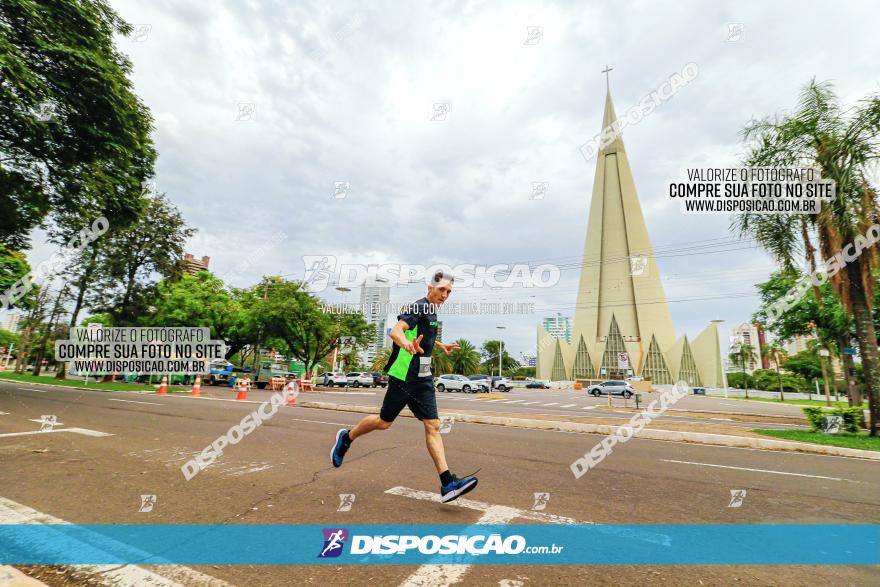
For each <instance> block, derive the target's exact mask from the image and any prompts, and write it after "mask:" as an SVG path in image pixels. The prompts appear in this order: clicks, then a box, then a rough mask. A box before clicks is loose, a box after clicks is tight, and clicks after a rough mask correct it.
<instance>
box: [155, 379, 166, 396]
mask: <svg viewBox="0 0 880 587" xmlns="http://www.w3.org/2000/svg"><path fill="white" fill-rule="evenodd" d="M156 394H157V395H168V376H167V375H163V376H162V383H160V384H159V391H157V392H156Z"/></svg>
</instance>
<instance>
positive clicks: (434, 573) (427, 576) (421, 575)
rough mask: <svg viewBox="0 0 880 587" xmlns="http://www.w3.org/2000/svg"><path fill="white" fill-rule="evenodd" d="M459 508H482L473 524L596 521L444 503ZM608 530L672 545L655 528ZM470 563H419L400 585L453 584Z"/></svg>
mask: <svg viewBox="0 0 880 587" xmlns="http://www.w3.org/2000/svg"><path fill="white" fill-rule="evenodd" d="M385 493H388V494H391V495H400V496H403V497H411V498H413V499H420V500H425V501H433V502H437V503H441V504H442V502H441V501H440V495H439V494H437V493H431V492H430V491H421V490H418V489H410V488H409V487H400V486H398V487H392V488H391V489H389V490H387V491H386V492H385ZM443 505H449V506H455V507H460V508H466V509H472V510H477V511H481V512H483V515H481V516H480V519H479V520H477V522H476V525H482V524H507V523H508V522H511V521H512V520H514V519H516V518H524V519H527V520H534V521H538V522H544V523H551V524H565V525H572V524H594V523H595V522H581V521H578V520H575V519H573V518H569V517H567V516H558V515H555V514H547V513H544V512H536V511H533V510H522V509H518V508H514V507H509V506H503V505H494V504H490V503H486V502H482V501H475V500H472V499H465V498H460V499H457V500H455V501H451V502H449V503H447V504H443ZM608 532H609V533H611V534H615V535H618V536H624V537H626V538H634V539H636V540H641V541H646V542H653V543H658V544H662V545H664V546H671V540H670V538H669V536H666V535H664V534H657V533H654V532H641V531H632V530H626V531H623V532H621V531H620V530H616V529H609V530H608ZM470 567H471V565H466V564H465V565H462V564H459V565H430V564H428V565H422V566H420V567H419V568H418V569H417V570H416V571H415V572H414V573H413V574H412V575H410V576H409V577H407V578H406V579H405V580H404V581H403V583H401V584H400V587H444V586H445V585H453V584H455V583H458V582H459V581H461V580H462V577H464V575H465V573H466V572H467V571H468V569H470Z"/></svg>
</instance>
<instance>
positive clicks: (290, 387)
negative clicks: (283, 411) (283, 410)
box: [287, 381, 297, 406]
mask: <svg viewBox="0 0 880 587" xmlns="http://www.w3.org/2000/svg"><path fill="white" fill-rule="evenodd" d="M296 385H297V384H296V382H294V381H291V382H290V383H288V384H287V405H288V406H295V405H296V393H294V392H295V390H296Z"/></svg>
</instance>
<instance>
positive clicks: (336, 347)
mask: <svg viewBox="0 0 880 587" xmlns="http://www.w3.org/2000/svg"><path fill="white" fill-rule="evenodd" d="M336 291H341V292H342V313H343V314H344V313H345V294H347V293H348V292H350V291H351V288H350V287H337V288H336ZM338 349H339V344H338V343H337V344H336V346H334V347H333V368H332V369H330V370H331V371H333V372H334V373H335V372H336V351H337V350H338Z"/></svg>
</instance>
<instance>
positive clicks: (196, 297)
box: [144, 271, 255, 357]
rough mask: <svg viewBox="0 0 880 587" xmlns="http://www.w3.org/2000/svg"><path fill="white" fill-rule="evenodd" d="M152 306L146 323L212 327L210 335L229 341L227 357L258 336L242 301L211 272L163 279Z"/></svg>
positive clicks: (145, 320) (149, 324) (147, 324)
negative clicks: (174, 279) (151, 311)
mask: <svg viewBox="0 0 880 587" xmlns="http://www.w3.org/2000/svg"><path fill="white" fill-rule="evenodd" d="M245 303H246V302H245ZM153 305H154V307H155V311H154V312H153V313H152V314H151V315H149V316H146V317H145V318H144V322H145V323H146V324H145V325H146V326H201V327H207V328H210V329H211V338H213V339H222V340H225V341H226V356H227V357H230V356H232V355H233V354H235V353H237V352H238V351H239V350H240V349H241V348H243V347H244V345H245V344H247V343H248V342H253V340H254V338H255V335H254V334H253V328H254V327H253V324H252V322H249V318H248V316H247V310H246V308H245V306H244V305H243V303H242V300H241V299H240V298H238V297H236V295H234V293H231V292H229V291H227V290H226V289H225V288H224V287H223V282H222V281H221V280H220V279H218V278H217V277H214V275H212V274H211V273H210V272H208V271H202V272H200V273H198V274H196V275H194V276H193V275H184V276H183V277H182V278H181V279H180V280H178V281H169V280H163V281H160V282H159V283H158V285H157V286H156V297H155V299H154V300H153Z"/></svg>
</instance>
